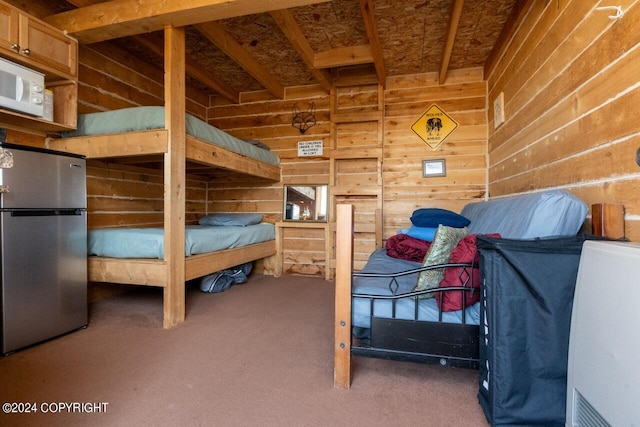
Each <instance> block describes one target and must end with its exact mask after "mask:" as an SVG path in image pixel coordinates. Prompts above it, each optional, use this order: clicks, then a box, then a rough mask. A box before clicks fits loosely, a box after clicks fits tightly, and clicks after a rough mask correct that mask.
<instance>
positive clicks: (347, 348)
mask: <svg viewBox="0 0 640 427" xmlns="http://www.w3.org/2000/svg"><path fill="white" fill-rule="evenodd" d="M352 271H353V206H352V205H337V206H336V294H335V298H336V307H335V316H336V317H335V325H334V327H335V342H334V365H333V386H334V387H337V388H344V389H347V388H349V387H350V386H351V273H352Z"/></svg>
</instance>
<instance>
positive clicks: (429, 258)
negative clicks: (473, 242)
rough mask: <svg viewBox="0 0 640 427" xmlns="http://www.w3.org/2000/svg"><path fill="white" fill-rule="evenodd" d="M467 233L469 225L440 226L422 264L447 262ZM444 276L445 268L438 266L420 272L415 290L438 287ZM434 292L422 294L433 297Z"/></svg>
mask: <svg viewBox="0 0 640 427" xmlns="http://www.w3.org/2000/svg"><path fill="white" fill-rule="evenodd" d="M466 235H467V227H463V228H454V227H447V226H445V225H440V226H438V230H437V231H436V235H435V237H434V238H433V242H432V243H431V246H430V247H429V250H428V251H427V254H426V255H425V256H424V260H422V266H423V267H425V266H430V265H437V264H446V263H447V262H448V261H449V257H450V256H451V251H452V250H453V249H454V248H455V247H456V246H457V245H458V242H460V240H462V239H463V238H464V236H466ZM443 277H444V269H442V268H437V269H433V270H427V271H423V272H421V273H420V275H419V276H418V283H417V284H416V287H415V288H414V289H413V290H414V291H422V290H425V289H433V288H437V287H438V286H439V285H440V282H441V281H442V278H443ZM433 296H434V294H425V295H422V296H421V297H422V298H433Z"/></svg>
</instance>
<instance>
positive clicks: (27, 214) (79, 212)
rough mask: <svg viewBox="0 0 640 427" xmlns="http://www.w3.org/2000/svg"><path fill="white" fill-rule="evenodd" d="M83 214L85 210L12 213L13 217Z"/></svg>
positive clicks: (19, 211) (25, 210) (26, 210)
mask: <svg viewBox="0 0 640 427" xmlns="http://www.w3.org/2000/svg"><path fill="white" fill-rule="evenodd" d="M83 212H84V209H21V210H14V211H11V216H62V215H65V216H74V215H82V213H83Z"/></svg>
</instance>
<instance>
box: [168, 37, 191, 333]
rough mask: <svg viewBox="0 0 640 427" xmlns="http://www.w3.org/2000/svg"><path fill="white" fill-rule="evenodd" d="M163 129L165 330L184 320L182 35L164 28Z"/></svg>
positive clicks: (184, 131) (184, 132)
mask: <svg viewBox="0 0 640 427" xmlns="http://www.w3.org/2000/svg"><path fill="white" fill-rule="evenodd" d="M164 33H165V35H164V38H165V46H164V68H165V73H164V74H165V85H164V88H165V89H164V99H165V109H164V111H165V117H164V122H165V126H166V128H167V130H168V132H169V135H168V152H167V153H166V154H165V155H164V260H165V262H166V268H167V274H166V277H167V283H166V285H165V288H164V321H163V326H164V327H165V328H171V327H173V326H176V325H177V324H179V323H181V322H183V321H184V317H185V253H184V246H185V197H186V196H185V186H186V185H185V184H186V183H185V167H186V165H185V163H186V161H185V153H186V99H185V92H184V90H185V80H184V76H185V69H184V58H185V31H184V28H174V27H171V26H168V27H166V28H165V32H164Z"/></svg>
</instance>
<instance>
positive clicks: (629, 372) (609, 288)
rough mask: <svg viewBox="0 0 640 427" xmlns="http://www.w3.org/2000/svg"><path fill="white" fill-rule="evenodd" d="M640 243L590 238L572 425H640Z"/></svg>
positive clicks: (577, 302)
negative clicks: (639, 331)
mask: <svg viewBox="0 0 640 427" xmlns="http://www.w3.org/2000/svg"><path fill="white" fill-rule="evenodd" d="M639 325H640V245H639V244H635V243H623V242H608V241H607V242H605V241H589V240H588V241H586V242H585V243H584V247H583V249H582V254H581V256H580V265H579V267H578V277H577V281H576V289H575V297H574V300H573V311H572V317H571V334H570V339H569V364H568V371H567V421H566V425H567V426H571V427H573V426H583V427H587V426H634V425H640V369H638V361H639V360H640V333H638V326H639Z"/></svg>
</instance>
